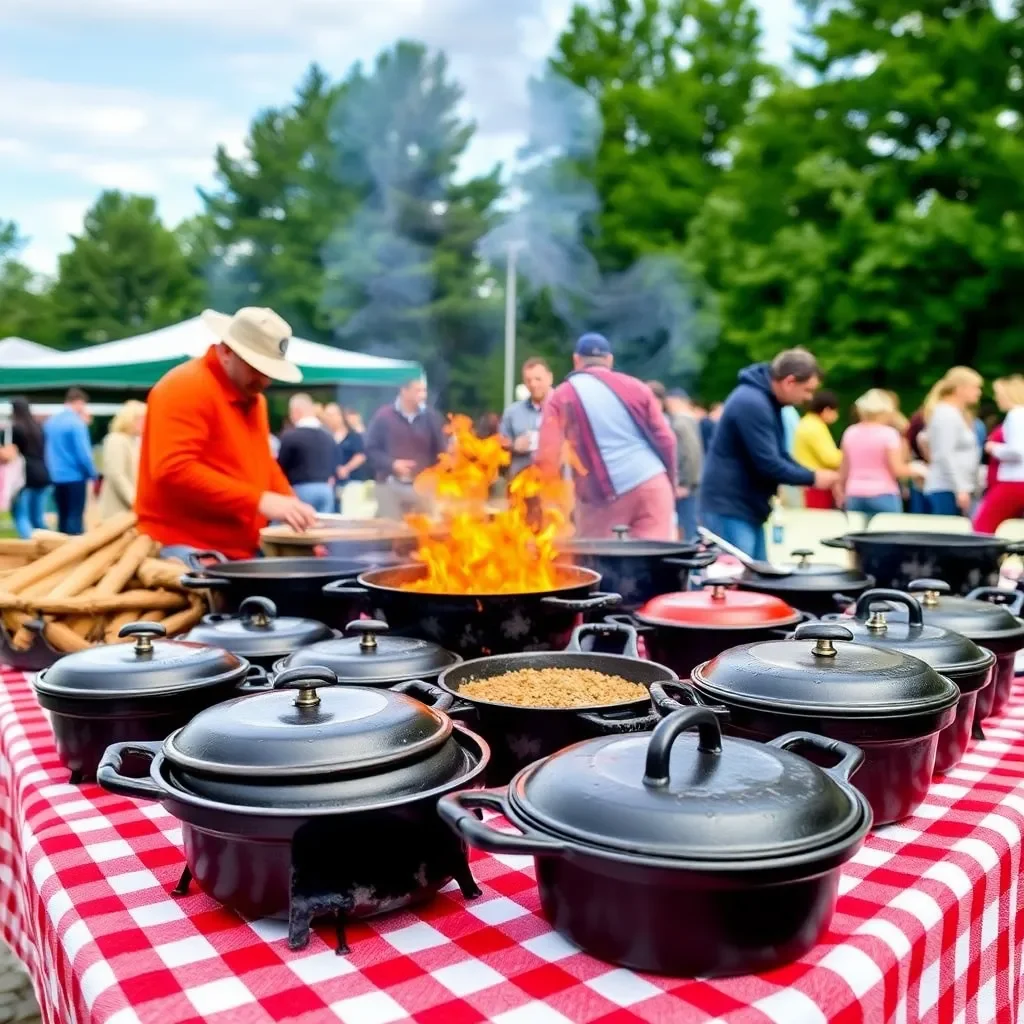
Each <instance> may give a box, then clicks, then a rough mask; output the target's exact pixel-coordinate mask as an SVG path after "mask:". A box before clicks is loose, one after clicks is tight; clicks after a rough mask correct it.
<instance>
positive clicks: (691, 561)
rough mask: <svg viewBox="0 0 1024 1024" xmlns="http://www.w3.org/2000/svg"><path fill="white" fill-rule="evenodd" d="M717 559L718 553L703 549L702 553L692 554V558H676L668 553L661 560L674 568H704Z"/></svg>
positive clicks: (663, 563)
mask: <svg viewBox="0 0 1024 1024" xmlns="http://www.w3.org/2000/svg"><path fill="white" fill-rule="evenodd" d="M717 561H718V555H717V554H715V552H713V551H705V552H704V554H702V555H694V556H693V558H677V557H676V556H675V555H668V556H666V557H665V558H663V559H662V560H661V564H662V565H671V566H673V567H674V568H676V569H706V568H707V567H708V566H709V565H712V564H713V563H715V562H717Z"/></svg>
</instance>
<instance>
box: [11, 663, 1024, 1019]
mask: <svg viewBox="0 0 1024 1024" xmlns="http://www.w3.org/2000/svg"><path fill="white" fill-rule="evenodd" d="M1016 697H1017V702H1018V703H1017V706H1016V707H1013V706H1012V705H1011V712H1010V714H1009V715H1007V716H1006V717H1004V718H1002V719H999V720H996V721H993V722H991V723H990V727H989V728H988V730H987V739H986V740H985V741H984V742H980V743H977V744H975V745H974V747H973V748H972V750H971V752H970V753H969V755H968V757H967V759H966V761H965V763H964V764H963V765H962V766H961V767H960V768H959V769H957V770H956V771H955V772H953V773H951V774H950V775H949V776H948V777H947V778H946V779H945V780H944V781H942V782H939V783H936V784H935V785H934V786H933V787H932V790H931V793H930V795H929V798H928V800H927V802H926V803H925V804H924V806H923V807H922V808H921V809H920V811H919V813H918V814H917V815H915V816H914V817H913V818H911V819H910V820H908V821H906V822H904V823H903V824H901V825H898V826H891V827H889V828H885V829H882V830H880V831H879V832H878V833H877V834H875V835H873V836H871V837H870V838H869V840H868V842H867V844H866V846H865V847H864V849H863V850H862V852H861V853H860V854H859V855H858V856H857V858H856V860H855V861H853V862H852V863H851V864H849V865H848V869H847V871H846V873H845V875H844V876H843V880H842V888H841V891H842V896H841V899H840V902H839V909H838V912H837V914H836V917H835V920H834V922H833V925H832V930H831V933H830V935H829V936H828V938H827V940H826V941H825V942H823V943H822V944H821V945H820V946H819V947H818V948H817V949H815V950H814V951H813V953H812V954H811V955H810V956H808V957H806V958H805V959H804V960H802V961H800V962H799V963H796V964H793V965H792V966H790V967H786V968H784V969H782V970H778V971H775V972H773V973H771V974H766V975H762V976H755V977H744V978H732V979H727V980H721V981H681V980H675V979H667V978H658V977H653V976H643V975H638V974H635V973H633V972H632V971H628V970H623V969H619V968H615V967H612V966H609V965H608V964H604V963H601V962H599V961H597V960H594V959H592V958H591V957H589V956H586V955H585V954H583V953H581V952H579V951H578V950H576V949H575V948H573V947H572V946H570V945H568V944H567V943H566V942H564V941H563V940H562V939H561V938H559V937H558V936H557V935H555V934H554V933H553V932H552V931H551V930H550V928H549V927H548V925H547V924H546V923H545V921H544V919H543V918H542V917H541V915H540V912H539V906H538V898H537V891H536V889H535V887H534V884H533V871H532V861H531V860H530V859H529V858H523V857H492V856H484V855H478V856H476V857H475V858H474V860H473V869H474V873H475V875H476V877H477V879H478V881H479V882H480V883H481V887H482V888H483V891H484V894H483V896H482V897H481V898H479V899H478V900H475V901H470V902H466V901H464V900H463V899H462V897H461V896H460V895H459V893H458V890H457V889H455V888H454V887H450V889H449V891H445V892H443V893H442V894H441V895H440V896H439V898H438V899H437V900H435V901H434V902H433V903H432V904H430V905H429V906H427V907H424V908H422V909H421V910H419V911H417V912H416V913H402V914H395V915H392V916H389V917H383V918H379V919H376V920H373V921H370V922H364V923H361V924H358V925H355V926H353V927H351V929H350V941H351V946H352V952H351V954H350V955H349V956H345V957H340V956H336V955H335V953H334V951H333V948H332V947H331V945H330V944H329V943H330V940H331V935H330V932H329V930H328V929H324V930H321V931H320V932H319V933H318V935H317V936H316V937H315V938H314V940H313V942H312V943H311V944H310V946H309V948H307V949H305V950H303V951H301V952H298V953H292V952H289V950H288V948H287V943H286V941H285V938H284V926H283V924H281V923H279V922H276V921H249V922H246V921H242V920H240V919H239V918H238V917H237V916H236V915H234V914H233V913H231V912H230V911H227V910H224V909H223V908H221V907H220V906H218V905H217V904H216V903H214V902H213V901H212V900H211V899H209V898H208V897H206V896H204V895H202V894H201V893H198V892H194V893H193V894H192V895H189V896H187V897H185V898H183V899H174V898H172V897H171V896H170V895H169V891H170V889H171V888H172V887H173V886H174V884H175V883H176V882H177V879H178V874H179V872H180V870H181V866H182V858H181V849H180V847H181V831H180V829H179V828H178V826H177V822H176V821H175V820H174V819H173V818H172V817H170V816H169V815H168V814H167V813H166V812H165V811H164V810H163V809H162V808H161V807H159V806H157V805H147V804H144V803H137V802H135V801H132V800H127V799H124V798H122V797H117V796H113V795H111V794H108V793H105V792H104V791H103V790H101V789H100V788H99V787H97V786H95V785H89V786H83V787H80V788H76V787H73V786H70V785H68V784H67V781H66V780H67V773H66V772H65V771H64V770H63V769H62V768H61V766H60V764H59V763H58V761H57V756H56V753H55V750H54V746H53V738H52V734H51V732H50V728H49V725H48V723H47V720H46V718H45V717H44V715H43V713H42V712H41V711H40V710H39V707H38V705H37V704H36V702H35V698H34V696H33V693H32V690H31V688H30V686H29V685H28V682H27V681H26V679H25V678H24V677H23V676H22V675H20V674H17V673H10V672H8V673H5V674H3V673H0V936H2V937H3V938H4V939H5V940H6V941H7V942H8V943H9V944H10V945H11V946H12V948H13V949H14V951H15V952H16V953H17V954H18V955H19V956H20V957H21V959H22V960H23V961H24V962H25V964H26V965H27V966H28V968H29V970H30V972H31V973H32V976H33V978H34V980H35V984H36V989H37V991H38V994H39V998H40V1003H41V1005H42V1009H43V1015H44V1018H45V1020H46V1021H47V1022H48V1024H79V1022H81V1024H86V1022H88V1024H140V1022H141V1024H150V1022H152V1024H185V1022H187V1024H199V1022H203V1021H208V1022H210V1024H267V1022H271V1021H290V1022H295V1024H324V1022H329V1021H342V1022H344V1024H389V1022H402V1021H416V1022H419V1024H475V1022H479V1021H494V1022H495V1024H567V1022H568V1024H598V1022H600V1024H688V1022H691V1021H701V1022H712V1021H713V1022H729V1024H822V1022H830V1024H854V1022H865V1024H883V1022H888V1021H892V1022H894V1024H902V1022H915V1021H921V1022H927V1024H986V1022H989V1021H992V1022H999V1024H1006V1022H1011V1024H1012V1022H1014V1021H1016V1020H1017V1019H1018V1016H1019V1009H1020V1000H1021V984H1020V975H1021V969H1022V966H1024V960H1022V952H1024V951H1022V941H1024V914H1022V907H1021V894H1020V891H1019V890H1018V879H1019V877H1020V872H1021V835H1022V831H1024V786H1022V775H1024V686H1019V687H1018V690H1017V693H1016ZM679 927H680V928H700V927H701V922H700V921H698V920H681V921H680V922H679Z"/></svg>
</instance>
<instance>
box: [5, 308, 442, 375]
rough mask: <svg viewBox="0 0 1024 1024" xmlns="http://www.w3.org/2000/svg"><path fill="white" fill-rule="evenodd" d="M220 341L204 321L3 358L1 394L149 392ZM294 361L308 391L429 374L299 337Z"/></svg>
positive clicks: (397, 361) (410, 365)
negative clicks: (106, 390)
mask: <svg viewBox="0 0 1024 1024" xmlns="http://www.w3.org/2000/svg"><path fill="white" fill-rule="evenodd" d="M214 341H216V338H215V337H214V336H213V335H212V334H211V333H210V331H209V329H208V328H207V327H206V325H205V324H204V323H203V322H202V319H201V318H200V317H193V318H192V319H191V320H186V321H184V322H183V323H180V324H175V325H174V326H173V327H163V328H161V329H160V330H158V331H152V332H150V333H149V334H140V335H138V336H137V337H135V338H124V339H123V340H121V341H111V342H108V343H107V344H105V345H90V346H88V347H87V348H80V349H75V350H74V351H72V352H57V351H54V350H52V349H51V350H50V351H49V352H48V354H46V355H40V356H38V357H37V358H35V359H33V360H32V361H31V362H28V363H26V362H18V361H15V360H5V359H4V358H3V355H2V353H0V391H3V392H5V393H7V394H17V393H21V392H28V391H54V390H60V389H63V388H69V387H84V388H111V389H118V390H141V391H147V390H148V389H149V388H151V387H152V386H153V385H154V384H155V383H156V382H157V381H158V380H159V379H160V378H161V377H162V376H163V375H164V374H165V373H166V372H167V371H168V370H170V369H172V368H173V367H175V366H177V365H178V364H179V363H183V362H185V361H186V360H188V359H192V358H193V357H195V356H198V355H202V354H203V352H205V351H206V350H207V348H208V347H209V346H210V345H211V344H213V342H214ZM288 356H289V358H290V359H292V360H293V361H294V362H296V363H298V365H299V366H300V367H301V369H302V375H303V380H302V383H303V385H305V386H309V387H314V386H318V385H328V384H345V385H356V386H358V385H366V386H378V387H382V386H392V385H399V384H403V383H405V382H406V381H408V380H410V379H411V378H413V377H415V376H417V375H418V374H421V373H422V372H423V371H422V369H421V367H420V366H419V364H418V363H413V362H406V361H404V360H401V359H384V358H382V357H380V356H369V355H364V354H363V353H362V352H348V351H346V350H344V349H339V348H332V347H331V346H330V345H319V344H317V343H316V342H313V341H304V340H302V339H301V338H293V339H292V342H291V344H290V345H289V348H288Z"/></svg>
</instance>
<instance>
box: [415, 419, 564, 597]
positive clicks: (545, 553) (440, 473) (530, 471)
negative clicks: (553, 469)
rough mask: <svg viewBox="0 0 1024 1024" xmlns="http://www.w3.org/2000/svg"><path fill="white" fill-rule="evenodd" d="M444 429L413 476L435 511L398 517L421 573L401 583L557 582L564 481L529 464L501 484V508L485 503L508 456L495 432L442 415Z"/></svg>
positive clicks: (474, 586)
mask: <svg viewBox="0 0 1024 1024" xmlns="http://www.w3.org/2000/svg"><path fill="white" fill-rule="evenodd" d="M446 429H447V433H448V435H449V436H450V437H451V439H452V444H451V447H450V449H449V451H448V452H445V453H444V454H442V455H441V457H440V458H439V459H438V461H437V463H436V464H435V465H434V466H431V467H430V468H429V469H425V470H424V471H423V472H422V473H420V475H419V476H418V477H417V478H416V489H417V491H419V492H420V493H421V494H424V495H427V496H429V497H430V498H431V499H432V500H433V502H434V504H435V506H436V516H427V515H411V516H406V522H407V523H408V524H409V526H410V527H411V528H412V529H413V530H414V531H415V533H416V536H417V541H418V544H417V550H416V554H415V556H414V557H415V559H416V561H417V562H422V563H423V565H425V566H426V568H427V572H426V575H425V576H424V578H423V579H421V580H417V581H415V582H414V583H409V584H406V585H405V589H407V590H418V591H425V592H428V593H435V594H516V593H525V592H529V591H537V590H550V589H553V588H554V587H556V586H558V570H557V569H556V567H555V562H556V560H557V558H558V556H559V552H558V542H559V541H561V540H564V539H565V538H566V537H568V536H570V535H571V533H572V520H571V510H572V485H571V483H569V482H568V481H566V480H564V479H562V478H561V477H550V476H546V475H545V474H543V473H542V472H541V471H540V470H539V469H537V468H536V467H533V466H531V467H529V468H527V469H525V470H523V471H522V472H521V473H519V474H518V475H517V476H516V478H515V479H514V480H513V481H512V482H511V483H510V484H509V488H508V502H507V507H505V508H500V509H493V508H491V507H489V506H488V496H489V493H490V489H491V486H492V485H493V484H494V483H495V481H496V480H497V479H498V476H499V475H500V473H501V470H502V469H503V468H504V467H505V466H507V465H508V464H509V462H510V460H511V456H510V454H509V452H508V451H507V450H506V449H505V447H504V446H503V444H502V442H501V438H500V437H498V436H494V437H487V438H481V437H477V436H476V434H474V433H473V425H472V422H471V421H470V419H469V417H468V416H452V417H450V419H449V423H448V426H447V428H446ZM439 527H440V529H439Z"/></svg>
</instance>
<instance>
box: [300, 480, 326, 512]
mask: <svg viewBox="0 0 1024 1024" xmlns="http://www.w3.org/2000/svg"><path fill="white" fill-rule="evenodd" d="M292 490H294V491H295V496H296V497H297V498H298V499H299V500H300V501H304V502H305V503H306V504H307V505H312V506H313V510H314V511H315V512H333V511H334V488H332V487H331V485H330V484H329V483H322V484H321V483H308V484H293V485H292Z"/></svg>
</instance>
